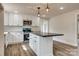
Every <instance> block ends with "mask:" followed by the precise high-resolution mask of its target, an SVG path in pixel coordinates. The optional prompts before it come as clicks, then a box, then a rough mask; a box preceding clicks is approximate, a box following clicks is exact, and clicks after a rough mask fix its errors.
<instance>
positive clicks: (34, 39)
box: [29, 33, 39, 55]
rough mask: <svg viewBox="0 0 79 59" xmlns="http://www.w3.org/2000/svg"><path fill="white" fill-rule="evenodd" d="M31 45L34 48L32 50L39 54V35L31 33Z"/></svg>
mask: <svg viewBox="0 0 79 59" xmlns="http://www.w3.org/2000/svg"><path fill="white" fill-rule="evenodd" d="M29 39H30V40H29V45H30V47H31V48H32V50H33V51H34V52H35V53H36V54H37V55H38V49H39V36H36V35H34V34H31V33H30V37H29Z"/></svg>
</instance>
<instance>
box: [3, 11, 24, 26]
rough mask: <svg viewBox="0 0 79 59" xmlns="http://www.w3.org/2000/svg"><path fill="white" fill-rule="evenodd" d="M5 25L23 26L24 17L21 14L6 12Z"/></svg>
mask: <svg viewBox="0 0 79 59" xmlns="http://www.w3.org/2000/svg"><path fill="white" fill-rule="evenodd" d="M4 25H8V26H23V17H22V15H21V14H15V13H8V12H7V13H4Z"/></svg>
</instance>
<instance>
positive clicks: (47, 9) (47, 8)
mask: <svg viewBox="0 0 79 59" xmlns="http://www.w3.org/2000/svg"><path fill="white" fill-rule="evenodd" d="M46 11H47V12H48V11H49V7H48V3H47V7H46Z"/></svg>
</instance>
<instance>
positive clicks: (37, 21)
mask: <svg viewBox="0 0 79 59" xmlns="http://www.w3.org/2000/svg"><path fill="white" fill-rule="evenodd" d="M32 26H40V18H38V17H36V18H35V19H32Z"/></svg>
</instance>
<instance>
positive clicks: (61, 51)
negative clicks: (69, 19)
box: [53, 41, 79, 56]
mask: <svg viewBox="0 0 79 59" xmlns="http://www.w3.org/2000/svg"><path fill="white" fill-rule="evenodd" d="M78 50H79V49H78V48H77V47H73V46H70V45H67V44H64V43H60V42H57V41H54V42H53V53H54V55H55V56H78V54H79V53H77V52H78Z"/></svg>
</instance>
